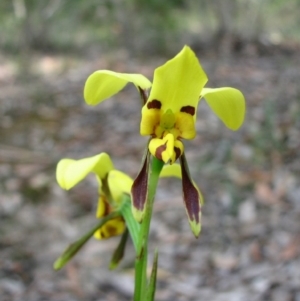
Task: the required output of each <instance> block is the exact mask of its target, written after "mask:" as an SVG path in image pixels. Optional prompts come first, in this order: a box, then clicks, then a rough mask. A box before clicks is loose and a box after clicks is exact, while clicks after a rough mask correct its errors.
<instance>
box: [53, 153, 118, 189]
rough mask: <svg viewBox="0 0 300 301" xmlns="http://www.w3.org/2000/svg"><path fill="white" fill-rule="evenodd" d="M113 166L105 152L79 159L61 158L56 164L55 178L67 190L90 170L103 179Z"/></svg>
mask: <svg viewBox="0 0 300 301" xmlns="http://www.w3.org/2000/svg"><path fill="white" fill-rule="evenodd" d="M113 168H114V166H113V163H112V161H111V160H110V157H109V155H108V154H106V153H101V154H99V155H96V156H93V157H89V158H84V159H80V160H73V159H62V160H60V161H59V162H58V164H57V169H56V179H57V182H58V184H59V185H60V187H61V188H63V189H66V190H68V189H70V188H72V187H73V186H75V185H76V184H78V183H79V182H80V181H81V180H83V179H84V178H85V177H86V176H87V175H88V174H89V173H90V172H94V173H95V174H96V175H97V176H98V177H99V178H100V179H103V178H104V177H105V176H106V175H107V173H108V172H109V171H111V170H112V169H113Z"/></svg>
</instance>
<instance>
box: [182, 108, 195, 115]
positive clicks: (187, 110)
mask: <svg viewBox="0 0 300 301" xmlns="http://www.w3.org/2000/svg"><path fill="white" fill-rule="evenodd" d="M180 112H184V113H188V114H190V115H192V116H194V115H195V107H192V106H185V107H182V108H181V109H180Z"/></svg>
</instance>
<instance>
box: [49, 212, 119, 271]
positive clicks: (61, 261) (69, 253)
mask: <svg viewBox="0 0 300 301" xmlns="http://www.w3.org/2000/svg"><path fill="white" fill-rule="evenodd" d="M120 215H121V214H120V212H118V211H115V212H112V213H111V214H109V215H107V216H106V217H104V218H103V219H101V221H100V222H99V223H98V224H97V225H96V226H95V227H94V228H92V229H91V230H90V231H89V232H87V233H86V234H85V235H83V236H82V237H81V238H79V239H78V240H76V241H75V242H73V243H72V244H70V245H69V246H68V247H67V249H66V250H65V251H64V252H63V253H62V255H61V256H59V257H58V258H57V259H56V260H55V262H54V264H53V268H54V270H60V269H61V268H63V267H64V266H65V265H66V264H67V262H68V261H69V260H70V259H71V258H73V257H74V256H75V255H76V253H77V252H78V251H79V250H80V249H81V248H82V247H83V246H84V244H85V243H86V242H87V241H88V240H89V239H90V238H91V237H92V236H93V234H94V233H95V232H96V231H97V230H98V229H99V228H100V227H102V226H103V225H104V224H105V223H106V222H108V221H109V220H111V219H112V218H115V217H117V216H120Z"/></svg>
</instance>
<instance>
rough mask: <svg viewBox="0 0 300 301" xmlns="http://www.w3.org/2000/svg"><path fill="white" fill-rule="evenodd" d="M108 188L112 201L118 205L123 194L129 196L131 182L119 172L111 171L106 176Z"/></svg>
mask: <svg viewBox="0 0 300 301" xmlns="http://www.w3.org/2000/svg"><path fill="white" fill-rule="evenodd" d="M107 181H108V186H109V190H110V192H111V195H112V198H113V200H114V201H115V202H116V204H118V205H120V203H121V199H122V195H123V193H126V194H129V195H130V192H131V186H132V183H133V180H132V179H131V178H130V177H129V176H128V175H126V174H125V173H123V172H121V171H119V170H115V169H114V170H111V171H110V172H109V174H108V178H107Z"/></svg>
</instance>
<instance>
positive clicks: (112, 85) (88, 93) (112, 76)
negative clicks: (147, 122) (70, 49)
mask: <svg viewBox="0 0 300 301" xmlns="http://www.w3.org/2000/svg"><path fill="white" fill-rule="evenodd" d="M127 83H133V84H134V85H135V86H136V87H137V88H140V89H142V90H144V89H149V88H150V87H151V82H150V81H149V80H148V79H147V78H146V77H145V76H144V75H142V74H134V73H118V72H113V71H110V70H98V71H96V72H94V73H93V74H91V75H90V76H89V77H88V79H87V81H86V83H85V86H84V93H83V94H84V99H85V102H86V103H87V104H88V105H91V106H95V105H96V104H98V103H100V102H102V101H103V100H105V99H107V98H109V97H111V96H112V95H114V94H116V93H118V92H119V91H121V90H122V89H123V88H124V87H125V86H126V84H127ZM138 90H139V89H138Z"/></svg>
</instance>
